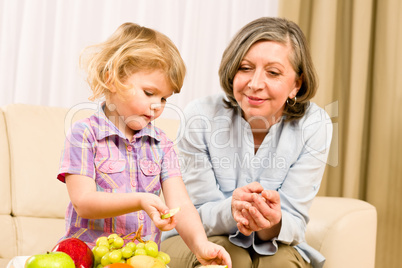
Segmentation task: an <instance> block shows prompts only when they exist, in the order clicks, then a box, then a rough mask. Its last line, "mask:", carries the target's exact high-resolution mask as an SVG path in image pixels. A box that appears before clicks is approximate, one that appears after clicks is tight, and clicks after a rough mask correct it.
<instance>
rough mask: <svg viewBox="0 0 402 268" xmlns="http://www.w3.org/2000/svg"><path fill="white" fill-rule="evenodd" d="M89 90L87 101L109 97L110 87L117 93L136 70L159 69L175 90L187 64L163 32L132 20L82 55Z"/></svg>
mask: <svg viewBox="0 0 402 268" xmlns="http://www.w3.org/2000/svg"><path fill="white" fill-rule="evenodd" d="M80 63H81V66H82V67H83V68H84V69H85V70H86V71H87V74H88V77H87V81H88V83H89V85H90V87H91V90H92V93H93V94H92V96H91V97H90V98H89V99H90V100H95V99H97V98H101V97H106V98H107V97H108V94H109V93H110V88H111V87H113V88H114V89H115V90H116V92H117V93H119V95H123V96H124V94H125V93H126V89H128V88H129V87H130V85H126V84H125V80H126V79H127V78H128V77H129V76H131V75H132V74H133V73H135V72H138V71H154V70H161V71H162V72H164V73H165V74H166V79H167V81H168V82H169V83H170V86H171V87H172V90H173V92H174V93H179V92H180V89H181V87H182V86H183V81H184V77H185V74H186V67H185V64H184V61H183V59H182V58H181V56H180V53H179V50H178V49H177V47H176V46H175V45H174V44H173V42H172V41H171V40H170V39H169V38H168V37H167V36H166V35H164V34H162V33H160V32H158V31H156V30H153V29H150V28H146V27H142V26H140V25H138V24H135V23H124V24H122V25H121V26H120V27H119V28H117V30H116V31H115V32H114V33H113V34H112V35H111V36H110V37H109V38H108V39H107V40H106V41H105V42H103V43H100V44H96V45H93V46H89V47H87V48H86V49H84V51H83V52H82V54H81V57H80Z"/></svg>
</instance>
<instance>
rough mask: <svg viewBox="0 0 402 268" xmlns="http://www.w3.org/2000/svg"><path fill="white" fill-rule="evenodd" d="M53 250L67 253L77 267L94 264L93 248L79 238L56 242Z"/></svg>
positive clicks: (89, 266) (88, 266) (85, 267)
mask: <svg viewBox="0 0 402 268" xmlns="http://www.w3.org/2000/svg"><path fill="white" fill-rule="evenodd" d="M52 251H53V252H55V251H60V252H64V253H67V254H68V255H69V256H70V257H71V258H72V259H73V261H74V264H75V267H76V268H92V266H93V264H94V255H93V253H92V250H91V249H90V248H89V247H88V245H87V244H86V243H85V242H84V241H82V240H80V239H78V238H74V237H70V238H66V239H63V240H62V241H60V242H59V243H57V244H56V246H55V247H54V248H53V249H52Z"/></svg>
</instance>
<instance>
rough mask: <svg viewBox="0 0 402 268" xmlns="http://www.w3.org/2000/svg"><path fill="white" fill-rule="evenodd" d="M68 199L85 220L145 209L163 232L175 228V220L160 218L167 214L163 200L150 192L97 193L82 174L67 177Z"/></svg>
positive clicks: (88, 178) (93, 185) (90, 180)
mask: <svg viewBox="0 0 402 268" xmlns="http://www.w3.org/2000/svg"><path fill="white" fill-rule="evenodd" d="M66 185H67V190H68V194H69V196H70V200H71V203H72V205H73V206H74V209H75V210H76V212H77V214H78V215H79V216H80V217H82V218H86V219H101V218H111V217H116V216H120V215H124V214H127V213H131V212H134V211H138V210H145V212H147V214H148V215H149V216H150V218H151V219H152V220H153V221H154V223H155V225H156V226H157V227H158V228H159V229H161V230H162V231H167V230H171V229H173V228H174V227H175V221H174V219H165V220H162V219H161V218H160V215H161V214H165V213H167V212H168V211H169V209H168V207H167V206H166V205H165V204H164V203H163V202H162V200H161V199H160V198H159V197H158V196H156V195H154V194H150V193H139V192H134V193H105V192H97V191H96V184H95V181H94V180H93V179H92V178H90V177H87V176H83V175H73V174H67V175H66Z"/></svg>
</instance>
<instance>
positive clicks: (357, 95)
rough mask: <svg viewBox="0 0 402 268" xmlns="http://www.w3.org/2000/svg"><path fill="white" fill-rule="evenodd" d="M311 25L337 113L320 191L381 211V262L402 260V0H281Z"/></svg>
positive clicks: (283, 11) (323, 89)
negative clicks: (368, 204)
mask: <svg viewBox="0 0 402 268" xmlns="http://www.w3.org/2000/svg"><path fill="white" fill-rule="evenodd" d="M279 7H280V9H279V16H283V17H287V18H289V19H291V20H293V21H295V22H297V23H298V24H299V25H300V26H301V28H302V29H303V31H304V32H305V34H306V36H307V38H308V40H309V42H310V46H311V50H312V54H313V59H314V62H315V65H316V68H317V72H318V75H319V78H320V86H319V90H318V93H317V95H316V97H315V98H314V101H315V102H316V103H318V104H319V105H320V106H321V107H324V108H326V110H327V111H328V113H329V114H330V116H331V117H332V119H333V123H334V130H335V132H334V139H333V143H332V147H331V152H330V158H329V161H328V165H327V169H326V172H325V174H324V179H323V184H322V186H321V189H320V193H319V194H320V195H327V196H343V197H352V198H358V199H362V200H365V201H367V202H369V203H371V204H373V205H374V206H375V207H376V208H377V212H378V232H377V252H376V267H400V265H401V263H402V254H401V253H402V243H401V241H402V228H401V227H402V175H401V174H402V1H400V0H280V4H279Z"/></svg>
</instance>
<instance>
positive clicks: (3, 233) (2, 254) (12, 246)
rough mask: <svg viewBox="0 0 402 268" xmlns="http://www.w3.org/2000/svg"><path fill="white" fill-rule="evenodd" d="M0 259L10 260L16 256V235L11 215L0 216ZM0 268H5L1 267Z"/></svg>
mask: <svg viewBox="0 0 402 268" xmlns="http://www.w3.org/2000/svg"><path fill="white" fill-rule="evenodd" d="M0 226H1V228H0V238H1V241H2V242H1V243H0V259H7V260H8V259H11V258H13V257H14V256H15V255H17V234H16V228H15V222H14V218H13V217H11V215H0ZM0 267H5V266H1V263H0Z"/></svg>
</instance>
